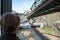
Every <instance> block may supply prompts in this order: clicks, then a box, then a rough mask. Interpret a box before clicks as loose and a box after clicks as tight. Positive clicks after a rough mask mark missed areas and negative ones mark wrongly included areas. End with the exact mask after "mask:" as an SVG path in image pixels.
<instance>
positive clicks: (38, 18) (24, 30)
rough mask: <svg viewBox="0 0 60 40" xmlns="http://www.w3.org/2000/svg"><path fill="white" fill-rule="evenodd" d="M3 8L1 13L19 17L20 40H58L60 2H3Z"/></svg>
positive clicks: (14, 0) (40, 0) (58, 0)
mask: <svg viewBox="0 0 60 40" xmlns="http://www.w3.org/2000/svg"><path fill="white" fill-rule="evenodd" d="M3 6H4V7H3V9H5V10H3V12H2V13H5V12H12V13H16V14H17V15H18V16H19V18H20V25H19V30H18V32H17V35H16V36H17V37H18V38H19V39H20V40H60V0H7V1H6V0H5V1H3ZM0 16H1V0H0ZM0 18H1V17H0ZM0 29H1V28H0ZM0 35H1V30H0Z"/></svg>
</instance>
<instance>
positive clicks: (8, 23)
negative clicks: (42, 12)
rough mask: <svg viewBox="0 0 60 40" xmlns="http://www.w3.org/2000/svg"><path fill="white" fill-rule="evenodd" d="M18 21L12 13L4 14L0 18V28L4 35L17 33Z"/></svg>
mask: <svg viewBox="0 0 60 40" xmlns="http://www.w3.org/2000/svg"><path fill="white" fill-rule="evenodd" d="M19 24H20V19H19V17H18V16H17V15H15V14H12V13H5V14H4V15H2V17H1V27H2V31H3V32H4V33H14V32H16V31H17V29H18V26H19Z"/></svg>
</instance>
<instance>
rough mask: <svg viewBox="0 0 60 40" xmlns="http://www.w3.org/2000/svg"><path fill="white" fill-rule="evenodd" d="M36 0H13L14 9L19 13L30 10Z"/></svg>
mask: <svg viewBox="0 0 60 40" xmlns="http://www.w3.org/2000/svg"><path fill="white" fill-rule="evenodd" d="M33 3H34V0H12V9H13V10H15V11H16V12H18V13H24V12H25V11H26V10H29V9H30V8H31V6H32V4H33Z"/></svg>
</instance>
